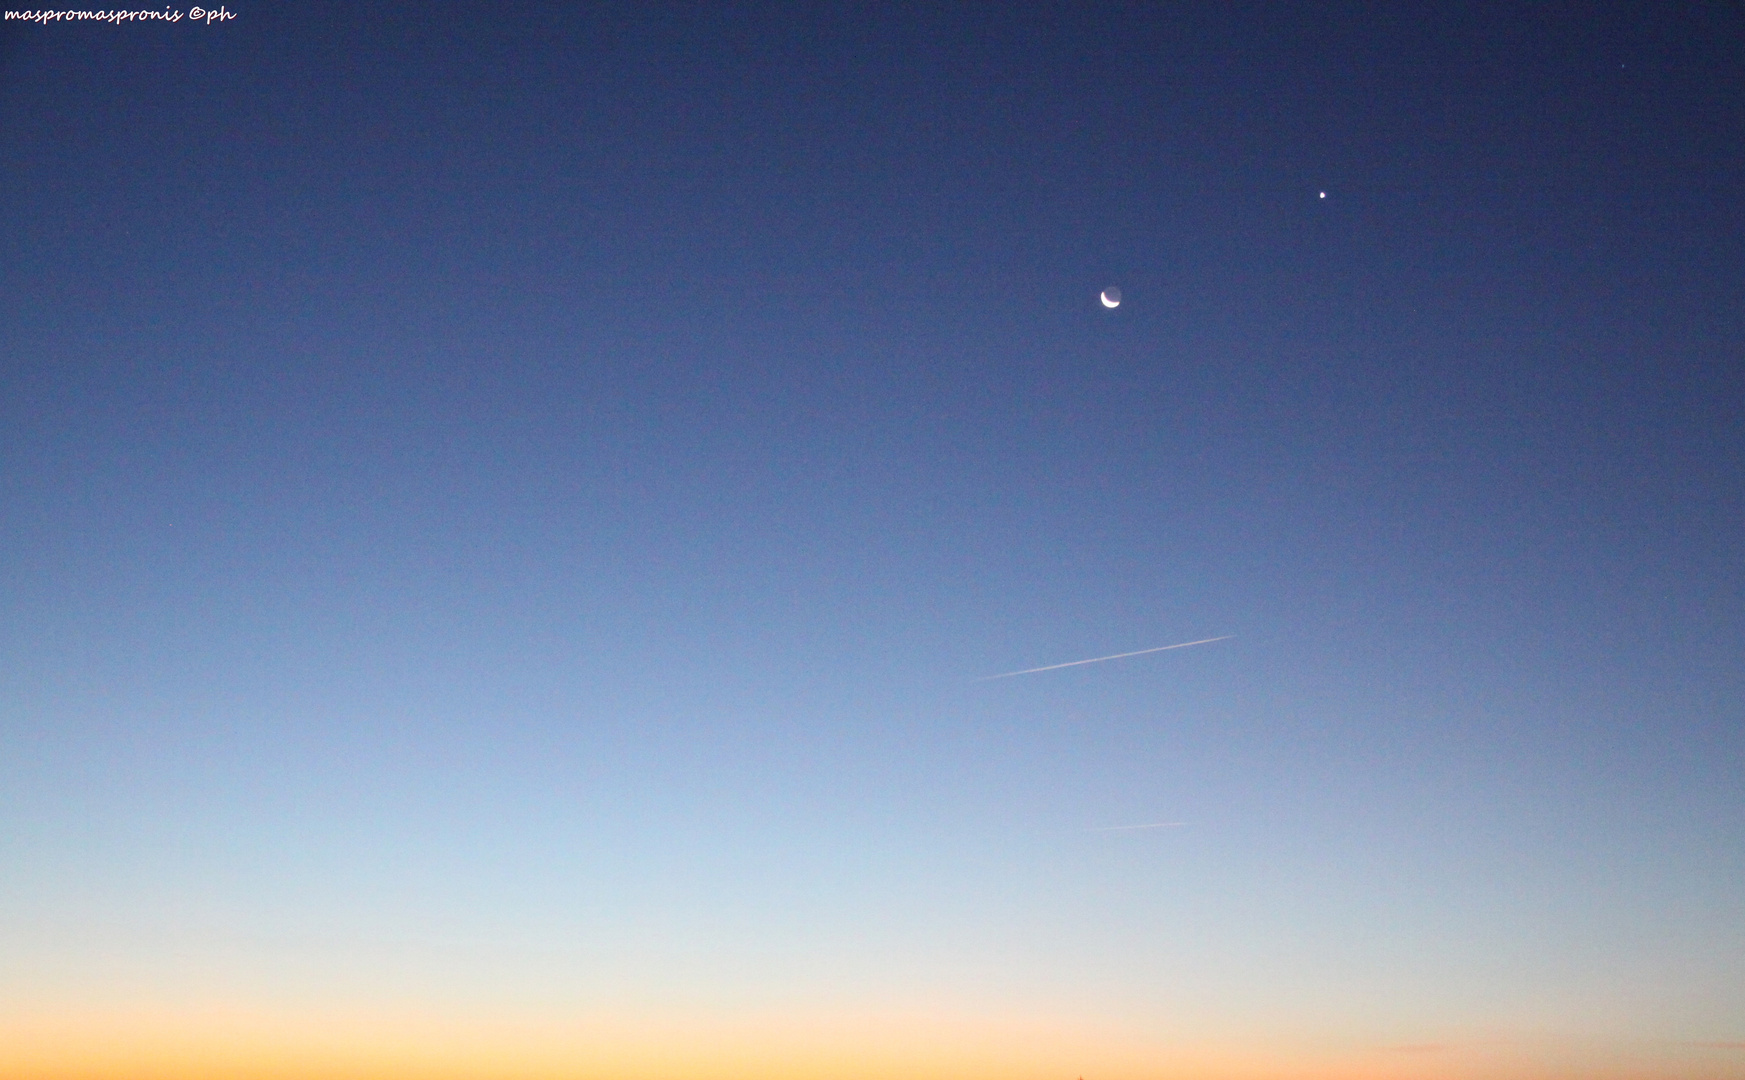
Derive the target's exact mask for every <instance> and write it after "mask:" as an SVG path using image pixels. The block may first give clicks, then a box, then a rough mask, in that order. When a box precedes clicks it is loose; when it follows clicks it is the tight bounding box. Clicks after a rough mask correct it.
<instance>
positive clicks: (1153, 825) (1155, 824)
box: [1085, 821, 1187, 832]
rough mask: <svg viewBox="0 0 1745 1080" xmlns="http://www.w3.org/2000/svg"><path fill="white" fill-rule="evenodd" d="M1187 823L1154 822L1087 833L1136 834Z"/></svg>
mask: <svg viewBox="0 0 1745 1080" xmlns="http://www.w3.org/2000/svg"><path fill="white" fill-rule="evenodd" d="M1186 824H1187V822H1185V821H1154V822H1152V823H1151V824H1149V825H1104V826H1101V827H1100V828H1095V829H1086V830H1085V832H1136V831H1138V830H1140V829H1172V828H1174V827H1175V826H1177V825H1186Z"/></svg>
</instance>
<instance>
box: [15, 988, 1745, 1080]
mask: <svg viewBox="0 0 1745 1080" xmlns="http://www.w3.org/2000/svg"><path fill="white" fill-rule="evenodd" d="M1576 1075H1579V1076H1583V1077H1595V1078H1602V1080H1737V1078H1738V1077H1741V1076H1745V1053H1741V1051H1740V1050H1739V1049H1737V1048H1736V1047H1733V1046H1731V1045H1730V1044H1725V1043H1712V1044H1701V1045H1699V1044H1693V1043H1684V1044H1662V1045H1659V1046H1646V1045H1639V1046H1635V1047H1633V1048H1626V1047H1617V1046H1613V1047H1605V1048H1602V1047H1594V1046H1586V1047H1570V1046H1558V1045H1555V1044H1553V1043H1552V1042H1550V1041H1547V1040H1524V1039H1490V1040H1481V1039H1474V1040H1470V1041H1453V1042H1422V1043H1397V1044H1390V1045H1369V1046H1360V1045H1355V1044H1353V1043H1349V1042H1346V1043H1343V1044H1334V1043H1332V1042H1331V1041H1329V1042H1326V1043H1322V1044H1319V1045H1310V1044H1309V1043H1308V1042H1307V1041H1303V1040H1299V1041H1297V1043H1296V1044H1295V1045H1292V1044H1288V1043H1286V1042H1284V1041H1267V1040H1249V1041H1239V1040H1226V1041H1222V1042H1214V1041H1210V1040H1208V1041H1204V1042H1200V1043H1191V1042H1189V1043H1183V1042H1180V1041H1173V1042H1165V1041H1160V1040H1152V1039H1147V1038H1145V1037H1144V1036H1143V1035H1142V1034H1141V1033H1138V1032H1134V1031H1131V1030H1127V1031H1122V1030H1118V1029H1115V1028H1112V1027H1109V1026H1105V1025H1098V1024H1093V1023H1087V1022H1072V1021H1060V1020H1053V1019H1049V1018H1029V1019H1026V1020H1022V1021H1014V1020H1003V1021H995V1020H990V1019H986V1018H974V1017H955V1018H938V1017H927V1016H921V1015H918V1014H898V1013H888V1014H817V1015H811V1016H793V1015H785V1016H775V1015H761V1014H746V1015H738V1016H726V1017H722V1016H715V1017H697V1016H692V1017H685V1016H678V1015H668V1016H663V1017H659V1018H654V1019H650V1018H646V1017H643V1018H632V1017H626V1016H605V1015H598V1014H596V1015H593V1016H589V1017H583V1018H576V1019H570V1020H567V1021H560V1020H553V1019H542V1020H531V1021H530V1020H526V1019H516V1018H510V1017H484V1016H477V1015H475V1016H470V1017H461V1016H458V1015H415V1014H410V1013H387V1012H383V1013H375V1014H366V1013H364V1012H361V1011H356V1010H354V1011H350V1012H347V1013H345V1014H343V1015H342V1014H341V1013H340V1012H339V1011H338V1010H335V1011H332V1012H329V1013H321V1012H314V1011H311V1012H304V1013H301V1014H290V1013H287V1012H263V1011H251V1010H248V1009H246V1008H238V1007H221V1006H213V1007H209V1008H200V1009H183V1010H179V1011H171V1010H146V1009H139V1010H119V1009H118V1010H112V1011H109V1012H106V1013H97V1012H88V1013H83V1014H74V1013H71V1012H62V1013H59V1014H54V1015H50V1014H47V1013H39V1014H35V1015H23V1014H20V1013H16V1012H14V1013H13V1014H12V1015H10V1016H8V1017H5V1018H0V1080H243V1078H248V1080H292V1078H298V1080H304V1078H306V1080H365V1078H370V1080H486V1078H489V1080H558V1078H564V1080H591V1078H595V1077H599V1078H602V1080H604V1078H608V1077H610V1078H612V1080H753V1078H756V1080H875V1078H883V1077H893V1076H902V1077H905V1078H929V1077H938V1078H940V1080H945V1078H948V1077H949V1078H952V1080H982V1078H986V1080H995V1078H1000V1080H1073V1078H1076V1077H1081V1076H1082V1077H1084V1078H1085V1080H1262V1078H1272V1080H1384V1078H1386V1080H1469V1078H1470V1080H1480V1078H1483V1080H1550V1078H1552V1077H1564V1076H1576Z"/></svg>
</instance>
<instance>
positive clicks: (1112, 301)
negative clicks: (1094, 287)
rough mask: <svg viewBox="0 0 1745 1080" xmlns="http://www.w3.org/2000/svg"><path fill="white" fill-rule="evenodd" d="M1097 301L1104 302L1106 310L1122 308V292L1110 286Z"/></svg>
mask: <svg viewBox="0 0 1745 1080" xmlns="http://www.w3.org/2000/svg"><path fill="white" fill-rule="evenodd" d="M1097 299H1099V300H1101V301H1102V302H1103V306H1104V307H1106V308H1115V307H1120V306H1121V290H1120V289H1117V288H1115V287H1113V286H1110V287H1109V288H1107V289H1104V290H1103V292H1102V295H1100V296H1098V297H1097Z"/></svg>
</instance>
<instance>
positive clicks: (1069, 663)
mask: <svg viewBox="0 0 1745 1080" xmlns="http://www.w3.org/2000/svg"><path fill="white" fill-rule="evenodd" d="M1235 636H1236V635H1235V634H1225V635H1224V636H1223V637H1209V638H1201V639H1200V640H1198V641H1184V642H1182V643H1181V644H1180V645H1159V646H1158V647H1157V648H1155V649H1140V650H1138V651H1137V652H1124V653H1116V654H1115V655H1114V656H1093V657H1092V658H1091V659H1089V660H1069V661H1067V662H1066V663H1064V664H1049V665H1048V666H1047V667H1033V668H1025V669H1024V670H1023V671H1008V672H1005V673H1003V674H1000V675H983V676H982V677H981V678H979V679H977V680H975V681H976V682H987V681H988V680H989V679H1010V678H1011V677H1012V676H1014V675H1034V674H1036V673H1037V672H1038V671H1054V670H1056V669H1057V668H1063V667H1078V666H1079V665H1080V664H1100V663H1102V662H1103V661H1104V660H1125V659H1127V658H1128V657H1129V656H1144V655H1145V654H1146V653H1154V652H1166V651H1168V650H1170V649H1185V648H1187V647H1188V646H1189V645H1206V644H1209V643H1211V642H1214V641H1229V640H1230V639H1231V638H1233V637H1235Z"/></svg>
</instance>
